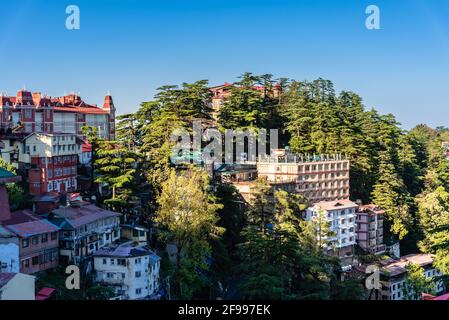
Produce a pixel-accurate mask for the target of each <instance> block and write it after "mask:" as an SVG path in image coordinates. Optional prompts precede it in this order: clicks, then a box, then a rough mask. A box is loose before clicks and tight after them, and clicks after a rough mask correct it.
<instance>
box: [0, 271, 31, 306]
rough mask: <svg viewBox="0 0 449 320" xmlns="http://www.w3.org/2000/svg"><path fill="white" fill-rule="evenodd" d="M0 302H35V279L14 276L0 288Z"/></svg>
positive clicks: (21, 274)
mask: <svg viewBox="0 0 449 320" xmlns="http://www.w3.org/2000/svg"><path fill="white" fill-rule="evenodd" d="M0 300H35V277H34V276H30V275H27V274H23V273H18V274H16V275H15V276H14V278H12V279H11V280H10V281H9V282H8V283H7V284H6V285H4V286H3V287H2V288H0Z"/></svg>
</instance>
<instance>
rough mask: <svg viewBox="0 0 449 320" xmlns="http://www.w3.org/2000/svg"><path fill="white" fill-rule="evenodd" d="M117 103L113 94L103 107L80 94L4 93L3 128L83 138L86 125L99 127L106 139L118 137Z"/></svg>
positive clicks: (0, 117) (1, 97)
mask: <svg viewBox="0 0 449 320" xmlns="http://www.w3.org/2000/svg"><path fill="white" fill-rule="evenodd" d="M115 111H116V109H115V106H114V102H113V100H112V97H111V96H110V95H107V96H106V97H105V99H104V103H103V106H102V107H99V106H97V105H92V104H88V103H86V102H84V101H83V100H82V99H81V97H80V96H79V95H77V94H69V95H64V96H62V97H57V98H54V97H48V96H46V95H42V94H41V93H39V92H36V93H31V92H30V91H27V90H20V91H18V92H17V95H16V96H4V95H0V128H3V129H4V130H7V129H8V128H10V129H13V128H14V129H15V132H24V133H33V132H38V133H56V132H62V133H72V134H76V135H78V136H79V137H83V133H82V127H83V126H85V125H87V126H92V127H95V128H97V129H98V130H99V131H98V132H99V134H100V135H101V136H102V137H103V138H106V139H109V140H114V139H115Z"/></svg>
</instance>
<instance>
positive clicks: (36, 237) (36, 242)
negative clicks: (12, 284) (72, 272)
mask: <svg viewBox="0 0 449 320" xmlns="http://www.w3.org/2000/svg"><path fill="white" fill-rule="evenodd" d="M0 224H1V225H2V226H3V227H4V228H5V229H7V230H8V231H10V232H11V233H12V234H14V235H15V236H16V237H17V239H18V241H16V240H12V242H11V243H16V242H18V245H19V259H20V272H21V273H26V274H33V273H36V272H40V271H44V270H47V269H51V268H55V267H57V266H58V264H59V239H58V231H59V229H58V227H56V226H55V225H53V224H52V223H50V222H49V221H48V220H47V219H43V218H42V217H40V216H38V215H36V214H34V213H33V212H31V211H29V210H23V211H17V212H14V213H12V214H11V215H10V218H9V219H4V220H2V221H0Z"/></svg>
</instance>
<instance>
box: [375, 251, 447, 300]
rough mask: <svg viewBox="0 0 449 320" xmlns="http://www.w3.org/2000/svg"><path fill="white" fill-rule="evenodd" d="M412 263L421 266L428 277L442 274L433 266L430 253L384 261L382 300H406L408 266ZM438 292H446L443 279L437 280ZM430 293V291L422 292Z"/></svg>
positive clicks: (382, 269)
mask: <svg viewBox="0 0 449 320" xmlns="http://www.w3.org/2000/svg"><path fill="white" fill-rule="evenodd" d="M410 263H413V264H416V265H419V266H421V267H422V268H423V269H424V275H425V276H426V277H427V278H436V277H438V276H441V272H440V271H439V270H438V269H437V268H435V267H434V266H433V257H432V255H430V254H410V255H407V256H403V257H402V258H400V259H399V260H392V259H391V260H389V261H385V262H383V263H382V268H381V284H382V300H404V298H405V297H404V286H405V281H406V278H407V269H406V266H407V265H408V264H410ZM435 284H436V288H435V289H436V291H437V292H436V293H437V294H442V293H443V292H444V285H443V283H442V282H441V281H435ZM422 293H428V292H420V293H419V294H422Z"/></svg>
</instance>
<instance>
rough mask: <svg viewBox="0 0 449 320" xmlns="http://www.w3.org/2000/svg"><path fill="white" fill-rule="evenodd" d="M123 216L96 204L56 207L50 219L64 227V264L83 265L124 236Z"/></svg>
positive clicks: (61, 233)
mask: <svg viewBox="0 0 449 320" xmlns="http://www.w3.org/2000/svg"><path fill="white" fill-rule="evenodd" d="M120 216H121V214H119V213H116V212H112V211H108V210H104V209H101V208H99V207H97V206H95V205H93V204H78V205H76V206H70V207H65V208H64V207H61V208H59V209H55V210H53V212H52V213H51V214H50V215H49V220H50V221H51V222H52V223H54V224H55V225H57V226H59V227H60V228H61V231H60V235H59V238H60V243H59V246H60V259H61V264H64V265H67V264H71V263H72V264H80V263H81V262H82V261H83V259H84V258H86V257H88V256H90V255H92V254H93V253H94V252H96V251H97V250H99V249H101V248H103V247H105V246H107V245H109V244H112V243H114V242H115V241H116V240H118V239H120Z"/></svg>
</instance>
